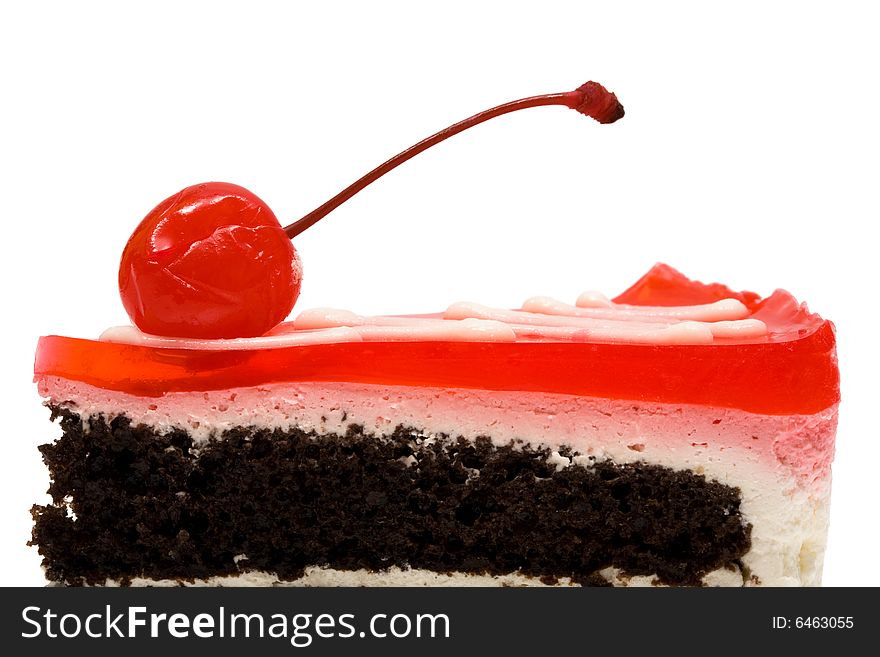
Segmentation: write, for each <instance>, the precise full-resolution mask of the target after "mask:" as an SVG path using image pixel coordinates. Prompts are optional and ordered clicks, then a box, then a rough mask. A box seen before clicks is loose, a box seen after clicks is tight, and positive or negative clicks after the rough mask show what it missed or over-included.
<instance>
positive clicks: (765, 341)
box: [33, 265, 839, 586]
mask: <svg viewBox="0 0 880 657" xmlns="http://www.w3.org/2000/svg"><path fill="white" fill-rule="evenodd" d="M35 379H36V382H37V384H38V386H39V390H40V393H41V394H42V395H43V396H44V397H45V398H46V400H47V401H46V403H47V405H48V406H49V407H50V408H51V410H52V415H53V417H54V418H58V419H60V423H61V428H62V430H63V435H62V436H61V437H60V438H59V439H58V440H56V441H55V442H53V443H51V444H48V445H44V446H43V447H42V448H41V450H42V453H43V457H44V460H45V462H46V465H47V466H48V468H49V471H50V474H51V479H52V483H51V487H50V489H49V492H50V493H51V496H52V502H51V504H48V505H46V506H36V507H34V509H33V515H34V519H35V527H34V531H33V544H34V545H36V546H38V548H39V551H40V553H41V554H42V556H43V565H44V568H45V572H46V576H47V578H48V579H49V580H51V581H53V582H58V583H64V584H73V585H79V584H123V585H135V584H155V585H158V584H187V585H189V584H209V585H214V584H222V585H238V584H246V585H252V584H266V585H270V584H271V585H274V584H285V585H286V584H290V585H336V584H343V585H443V584H464V585H467V584H480V585H482V584H498V585H520V584H563V585H567V584H574V585H608V584H612V585H624V586H626V585H645V584H647V585H687V586H691V585H733V586H742V585H745V586H752V585H766V586H778V585H817V584H819V583H820V578H821V572H822V561H823V553H824V548H825V539H826V532H827V525H828V502H829V494H830V482H831V468H830V466H831V460H832V456H833V450H834V434H835V425H836V417H837V404H838V400H839V385H838V370H837V361H836V355H835V336H834V329H833V326H832V324H831V323H830V322H828V321H825V320H823V319H821V318H820V317H819V316H818V315H815V314H810V313H809V312H808V310H807V309H806V307H805V306H803V305H799V304H798V303H797V302H796V301H795V300H794V298H793V297H792V296H791V295H789V294H788V293H786V292H783V291H777V292H774V293H773V294H772V295H771V296H769V297H767V298H765V299H761V298H759V297H758V296H757V295H755V294H752V293H735V292H733V291H731V290H730V289H728V288H726V287H724V286H721V285H703V284H700V283H695V282H692V281H689V280H688V279H686V278H685V277H683V276H682V275H680V274H678V273H677V272H675V271H674V270H672V269H670V268H668V267H666V266H662V265H658V266H657V267H655V268H654V269H653V270H652V271H651V272H649V273H648V274H647V275H646V276H645V277H643V278H642V279H641V280H640V281H639V282H638V283H636V285H634V286H633V287H632V288H630V289H629V290H627V291H626V292H625V293H624V294H622V295H621V296H619V297H617V298H616V299H614V300H613V301H609V300H608V299H606V298H605V297H603V296H601V295H599V294H594V293H585V294H584V295H582V296H581V297H580V298H579V299H578V300H577V303H575V304H566V303H563V302H560V301H556V300H553V299H550V298H533V299H529V300H528V301H526V302H525V303H524V304H523V307H522V309H520V310H503V309H496V308H490V307H486V306H480V305H476V304H470V303H458V304H455V305H453V306H451V307H450V308H449V309H448V310H447V312H446V313H443V314H438V315H433V316H401V317H361V316H358V315H355V314H353V313H351V312H347V311H333V310H326V309H324V310H316V311H307V312H304V313H301V314H300V315H299V316H298V318H297V319H296V321H295V322H293V323H292V324H282V325H281V326H279V327H277V328H275V329H274V330H273V331H271V332H270V333H268V334H267V335H265V336H263V337H257V338H244V339H228V340H208V339H197V338H192V339H176V338H160V337H154V336H148V335H146V334H143V333H140V332H139V331H137V330H136V329H133V328H121V329H113V330H110V331H108V332H106V333H105V335H104V336H102V339H101V340H98V341H92V340H79V339H74V338H68V337H58V336H49V337H44V338H42V339H41V340H40V343H39V347H38V350H37V356H36V365H35Z"/></svg>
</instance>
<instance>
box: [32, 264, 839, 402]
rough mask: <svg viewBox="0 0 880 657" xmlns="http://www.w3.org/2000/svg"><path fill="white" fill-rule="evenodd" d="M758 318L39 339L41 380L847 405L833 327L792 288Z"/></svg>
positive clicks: (757, 305) (752, 303) (677, 295)
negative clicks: (732, 326)
mask: <svg viewBox="0 0 880 657" xmlns="http://www.w3.org/2000/svg"><path fill="white" fill-rule="evenodd" d="M731 295H733V296H737V293H731V292H730V290H728V289H727V288H724V287H723V286H716V285H713V286H705V285H702V284H700V283H695V282H692V281H689V280H688V279H686V278H685V277H683V276H682V275H681V274H679V273H678V272H675V270H673V269H671V268H669V267H666V266H665V265H658V266H657V267H655V268H654V269H653V270H652V271H651V272H649V273H648V274H647V275H646V276H645V277H643V278H642V279H641V280H640V281H639V282H638V283H637V284H636V285H635V286H633V287H632V288H630V290H628V291H627V292H625V293H624V294H623V295H621V296H620V297H618V301H620V302H628V303H632V302H634V301H636V300H637V301H638V302H639V303H641V304H651V305H663V304H667V305H668V304H669V303H672V301H673V299H681V298H685V297H686V298H688V299H689V301H688V303H708V302H711V301H714V300H717V299H719V298H723V297H726V296H731ZM741 298H743V299H746V300H747V301H748V304H747V305H749V307H750V308H751V309H752V310H753V316H755V317H760V318H761V319H763V320H764V321H765V322H767V324H768V327H769V329H770V334H769V336H768V337H765V338H761V339H760V340H751V341H747V342H737V341H734V340H724V341H718V342H716V343H715V344H712V345H685V346H676V345H659V346H658V345H632V344H608V343H567V342H540V341H538V342H517V343H477V342H474V343H468V342H384V343H376V342H361V343H345V344H326V345H309V346H296V347H282V348H273V349H262V350H254V351H231V352H230V351H222V352H220V351H218V352H206V351H189V350H182V349H156V348H151V347H142V346H132V345H121V344H112V343H105V342H96V341H91V340H79V339H74V338H65V337H59V336H49V337H44V338H41V339H40V343H39V346H38V348H37V358H36V364H35V375H36V377H37V378H40V377H43V376H61V377H64V378H68V379H73V380H77V381H82V382H85V383H89V384H91V385H95V386H99V387H102V388H107V389H111V390H119V391H124V392H128V393H131V394H136V395H145V396H161V395H162V394H164V393H166V392H172V391H194V390H216V389H225V388H233V387H240V386H252V385H260V384H265V383H272V382H282V381H350V382H357V383H379V384H386V385H414V386H440V387H460V388H484V389H490V390H529V391H544V392H555V393H568V394H581V395H591V396H598V397H610V398H614V399H632V400H634V401H654V402H669V403H692V404H706V405H712V406H722V407H730V408H740V409H743V410H746V411H752V412H756V413H767V414H793V413H802V414H808V413H815V412H818V411H820V410H822V409H825V408H827V407H828V406H830V405H832V404H834V403H836V402H837V401H838V400H839V396H840V393H839V378H838V370H837V359H836V355H835V336H834V328H833V326H832V324H831V323H830V322H828V321H825V320H823V319H821V318H820V317H819V316H818V315H812V314H810V313H809V312H808V311H807V309H806V307H804V306H802V305H799V304H798V303H797V302H796V301H795V300H794V299H793V298H792V297H791V295H789V294H788V293H787V292H780V291H778V292H775V293H774V294H773V295H772V296H770V297H768V298H767V299H764V300H761V299H759V298H758V297H757V296H756V295H754V294H751V293H743V294H742V295H741Z"/></svg>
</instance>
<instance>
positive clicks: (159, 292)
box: [119, 182, 301, 338]
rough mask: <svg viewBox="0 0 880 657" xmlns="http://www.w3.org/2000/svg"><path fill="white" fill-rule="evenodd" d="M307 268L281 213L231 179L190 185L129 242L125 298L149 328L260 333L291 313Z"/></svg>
mask: <svg viewBox="0 0 880 657" xmlns="http://www.w3.org/2000/svg"><path fill="white" fill-rule="evenodd" d="M300 279H301V268H300V264H299V259H298V256H297V254H296V251H295V250H294V248H293V245H292V244H291V243H290V239H289V238H288V237H287V236H286V235H285V234H284V230H283V229H282V228H281V225H280V224H279V223H278V219H276V218H275V215H274V214H273V213H272V211H271V210H270V209H269V208H268V206H267V205H266V204H265V203H263V201H261V200H260V199H259V198H258V197H257V196H256V195H254V194H253V193H252V192H249V191H248V190H246V189H244V188H243V187H239V186H238V185H232V184H229V183H217V182H213V183H203V184H200V185H193V186H192V187H187V188H186V189H184V190H182V191H181V192H179V193H177V194H175V195H174V196H172V197H170V198H167V199H165V200H164V201H162V203H160V204H159V205H158V206H156V207H155V208H154V209H153V210H152V211H151V212H150V213H149V214H148V215H147V216H146V217H145V218H144V220H143V221H142V222H141V223H140V225H138V227H137V228H136V229H135V231H134V234H133V235H132V236H131V238H130V239H129V241H128V244H126V246H125V250H124V252H123V254H122V261H121V263H120V266H119V291H120V294H121V296H122V303H123V305H124V306H125V310H126V311H127V312H128V315H129V317H131V320H132V321H133V322H134V324H135V325H136V326H137V327H138V328H140V329H141V330H142V331H144V332H145V333H152V334H155V335H167V336H179V337H189V338H233V337H253V336H258V335H262V334H263V333H265V332H266V331H268V330H269V329H271V328H272V327H273V326H275V325H276V324H278V323H279V322H281V321H282V320H283V319H284V318H285V317H287V315H288V314H290V311H291V309H292V308H293V304H294V302H295V301H296V298H297V296H298V295H299V288H300Z"/></svg>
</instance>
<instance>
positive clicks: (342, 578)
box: [104, 566, 743, 587]
mask: <svg viewBox="0 0 880 657" xmlns="http://www.w3.org/2000/svg"><path fill="white" fill-rule="evenodd" d="M600 574H601V575H602V576H603V577H604V578H605V579H606V580H607V581H608V582H609V583H610V584H613V585H614V586H626V587H642V586H662V585H661V584H660V583H659V582H658V580H657V577H656V576H655V575H638V576H626V575H623V574H622V573H621V572H620V571H619V570H618V569H617V568H606V569H605V570H603V571H601V572H600ZM703 584H705V585H706V586H743V577H742V574H741V573H740V572H739V571H738V570H727V569H719V570H714V571H712V572H711V573H707V574H706V575H705V576H704V577H703ZM104 585H105V586H119V582H117V581H115V580H112V579H108V580H107V581H106V583H105V584H104ZM130 585H131V586H155V587H173V586H194V587H195V586H220V587H251V586H279V587H280V586H291V587H294V586H302V587H308V586H385V587H393V586H466V587H477V586H483V587H485V586H513V587H525V586H529V587H532V586H534V587H541V586H577V584H572V582H571V580H569V579H568V578H567V577H562V578H560V579H559V580H558V581H557V582H556V583H554V584H545V583H544V582H542V581H541V580H540V579H539V578H537V577H530V576H528V575H522V574H520V573H510V574H507V575H473V574H470V573H437V572H434V571H433V570H418V569H406V570H402V569H400V568H397V567H396V566H395V567H394V568H389V569H388V570H385V571H380V572H375V571H369V570H336V569H334V568H320V567H317V566H312V567H309V568H306V571H305V574H304V575H303V576H302V577H301V578H299V579H295V580H289V581H284V580H280V579H278V577H277V576H276V575H274V574H273V573H266V572H262V571H253V572H245V573H242V574H241V575H228V576H223V577H210V578H208V579H197V580H193V581H191V582H188V581H183V580H174V579H148V578H144V577H136V578H134V579H133V580H132V581H131V584H130Z"/></svg>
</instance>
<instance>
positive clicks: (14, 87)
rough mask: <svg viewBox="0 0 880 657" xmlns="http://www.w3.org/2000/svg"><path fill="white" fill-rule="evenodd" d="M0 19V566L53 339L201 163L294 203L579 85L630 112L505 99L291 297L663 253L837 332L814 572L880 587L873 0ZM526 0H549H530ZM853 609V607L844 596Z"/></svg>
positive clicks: (504, 275)
mask: <svg viewBox="0 0 880 657" xmlns="http://www.w3.org/2000/svg"><path fill="white" fill-rule="evenodd" d="M3 7H4V8H3V10H2V15H0V61H2V66H0V135H2V141H0V166H2V171H0V174H2V175H0V185H2V206H0V212H2V224H0V225H2V230H3V236H4V239H3V241H2V258H0V263H2V267H3V271H2V280H3V297H4V307H5V310H4V313H3V334H4V340H3V341H2V349H3V354H2V361H0V362H2V375H0V376H2V378H0V380H2V384H3V389H2V397H0V399H2V401H3V413H4V414H5V417H6V421H5V422H4V423H3V432H2V441H3V442H2V455H3V457H2V458H3V460H2V463H0V467H2V473H0V475H2V479H0V485H2V496H0V503H2V514H3V515H2V519H0V522H2V524H0V527H2V532H0V536H2V538H0V541H2V543H0V557H2V558H0V564H2V565H0V568H2V571H0V583H2V584H17V585H40V584H42V583H43V579H42V574H41V571H40V568H39V559H38V556H37V554H36V551H35V550H34V549H31V548H26V547H25V542H26V541H27V540H28V537H29V531H30V524H31V520H30V516H29V513H28V509H29V507H30V506H31V504H33V503H34V502H38V501H43V500H45V499H46V497H45V494H44V492H45V490H46V487H47V485H48V476H47V473H46V471H45V469H44V467H43V465H42V463H41V461H40V457H39V454H38V452H37V446H38V445H39V444H41V443H43V442H47V441H49V440H51V439H52V438H54V437H55V436H56V435H57V434H58V430H57V428H55V427H53V426H52V425H50V424H49V422H48V412H47V411H46V409H44V408H43V407H42V406H41V404H40V399H39V397H38V396H37V394H36V390H35V388H34V386H33V385H32V383H31V377H32V366H33V353H34V347H35V346H36V341H37V337H38V336H40V335H44V334H50V333H61V334H65V335H72V336H77V337H94V336H97V334H98V333H100V332H101V330H103V329H104V328H105V327H107V326H109V325H113V324H119V323H125V322H127V318H126V316H125V313H124V311H123V309H122V306H121V303H120V301H119V298H118V293H117V288H116V269H117V266H118V259H119V255H120V253H121V249H122V246H123V245H124V243H125V241H126V239H127V238H128V235H129V234H130V232H131V231H132V229H133V228H134V227H135V225H136V224H137V222H138V221H139V220H140V219H141V218H142V217H143V215H144V214H146V212H147V211H149V210H150V209H151V208H152V207H153V206H154V205H155V204H157V203H158V202H159V201H160V200H162V199H163V198H165V197H166V196H169V195H170V194H172V193H174V192H176V191H177V190H178V189H180V188H182V187H185V186H187V185H190V184H193V183H197V182H202V181H206V180H226V181H231V182H236V183H238V184H241V185H244V186H245V187H248V188H250V189H252V190H253V191H254V192H256V193H257V194H258V195H260V196H261V197H262V198H263V199H264V200H265V201H266V202H267V203H269V205H270V206H271V207H272V208H273V209H274V210H275V212H276V214H277V215H278V216H279V218H280V219H281V221H282V223H289V222H290V221H293V220H294V219H296V218H298V217H299V216H302V215H303V214H305V213H306V212H308V211H309V210H311V209H312V208H314V207H315V206H317V205H319V204H320V203H322V202H323V201H324V200H326V199H327V198H329V197H330V196H331V195H333V194H335V193H336V192H337V191H339V190H340V189H341V188H342V187H344V186H345V185H347V184H348V183H350V182H351V181H353V180H354V179H355V178H357V177H359V176H360V175H362V174H363V173H365V172H366V171H368V170H369V169H371V168H372V167H373V166H375V165H376V164H378V163H380V162H381V161H383V160H385V159H386V158H387V157H389V156H391V155H393V154H394V153H396V152H398V151H399V150H402V149H403V148H405V147H406V146H409V145H410V144H412V143H414V142H415V141H418V140H419V139H421V138H423V137H425V136H427V135H428V134H431V133H433V132H434V131H436V130H438V129H440V128H443V127H445V126H446V125H448V124H450V123H452V122H454V121H457V120H459V119H462V118H464V117H465V116H468V115H470V114H473V113H475V112H477V111H479V110H482V109H485V108H487V107H489V106H492V105H496V104H499V103H502V102H506V101H508V100H513V99H515V98H520V97H523V96H529V95H533V94H537V93H544V92H557V91H568V90H571V89H573V88H575V87H576V86H578V85H580V84H581V83H583V82H585V81H586V80H588V79H594V80H597V81H600V82H602V83H604V84H605V85H607V86H608V87H609V88H610V89H612V90H614V91H615V92H616V93H617V94H618V96H619V98H620V99H621V100H622V102H623V103H624V105H625V106H626V110H627V114H626V117H625V119H623V120H622V121H620V122H619V123H617V124H615V125H611V126H601V125H598V124H596V123H595V122H593V121H591V120H589V119H587V118H585V117H582V116H580V115H579V114H577V113H575V112H572V111H570V110H567V109H564V108H558V107H552V108H541V109H533V110H529V111H526V112H521V113H518V114H514V115H510V116H506V117H503V118H500V119H496V120H494V121H492V122H491V123H489V124H486V125H483V126H481V127H479V128H477V129H474V130H472V131H470V132H468V133H465V134H463V135H460V136H458V137H456V138H455V139H454V140H453V141H451V142H447V143H444V144H443V145H441V146H439V147H437V148H435V149H434V150H433V151H430V152H428V153H426V154H424V155H421V156H419V157H418V158H417V159H416V160H413V161H412V162H410V163H408V164H406V165H404V167H402V168H401V169H398V170H397V171H395V172H394V173H393V174H391V175H389V176H387V177H386V178H384V179H382V180H381V181H380V182H379V183H377V184H375V185H373V187H371V188H370V189H369V190H368V191H367V192H364V193H362V194H360V195H359V196H358V197H356V198H355V199H354V200H352V201H350V202H349V203H347V204H346V205H345V206H343V207H342V208H340V209H339V210H338V211H336V212H335V213H333V214H332V215H330V216H329V217H328V218H326V219H325V220H324V221H322V222H321V223H320V224H319V225H317V226H315V227H314V228H312V229H310V230H309V231H308V232H307V233H305V234H303V235H302V236H300V237H298V238H297V240H296V246H297V248H298V250H299V252H300V254H301V255H302V258H303V261H304V264H305V279H304V287H303V292H302V296H301V298H300V301H299V303H298V305H297V309H303V308H307V307H310V306H336V307H347V308H350V309H352V310H355V311H357V312H362V313H382V312H385V313H391V312H398V313H400V312H422V311H432V310H439V309H442V308H445V307H446V306H447V305H448V304H449V303H451V302H453V301H457V300H461V299H472V300H476V301H480V302H484V303H489V304H492V305H496V306H505V307H514V306H516V305H518V304H519V303H521V302H522V300H523V299H524V298H526V297H527V296H531V295H534V294H549V295H553V296H557V297H560V298H563V299H567V300H572V299H573V298H574V297H575V296H576V295H577V293H579V292H580V291H582V290H583V289H588V288H589V289H601V290H604V291H606V292H607V293H609V294H613V293H617V292H619V291H621V290H623V289H624V288H625V287H627V286H628V285H629V284H630V283H632V282H633V281H635V280H636V279H637V278H638V277H639V276H640V275H641V274H643V273H644V272H645V271H646V270H647V269H648V268H649V267H650V266H651V265H652V264H653V263H654V262H657V261H664V262H668V263H669V264H672V265H673V266H675V267H677V268H679V269H680V270H682V271H683V272H685V273H686V274H688V275H690V276H691V277H694V278H697V279H700V280H705V281H721V282H724V283H727V284H729V285H731V286H732V287H735V288H738V289H751V290H754V291H757V292H759V293H762V294H769V293H770V292H771V291H772V290H773V289H774V288H776V287H783V288H786V289H789V290H790V291H791V292H792V293H794V294H795V295H796V296H797V297H798V298H800V299H804V300H806V301H808V302H809V304H810V307H811V309H813V310H815V311H818V312H820V313H821V314H822V315H823V316H825V317H828V318H831V319H833V320H834V321H835V322H836V324H837V327H838V339H839V343H840V345H839V353H840V363H841V372H842V377H843V395H844V402H843V405H842V406H841V422H840V429H839V435H838V452H837V458H836V461H835V463H834V498H833V500H834V501H833V509H832V514H833V515H832V526H831V533H830V537H829V547H828V554H827V559H826V576H825V583H826V584H828V585H878V584H880V579H878V577H880V576H878V573H880V570H878V569H877V568H876V558H877V543H878V539H880V533H878V524H877V503H878V501H880V500H878V494H877V473H876V467H877V466H876V464H877V462H878V458H880V436H878V429H877V423H876V420H875V419H874V416H873V413H874V410H875V407H876V391H877V376H878V371H880V369H878V367H880V363H878V347H877V344H878V337H877V327H878V311H877V302H876V297H877V295H876V283H877V279H878V276H877V268H876V256H877V250H878V244H877V240H876V237H875V236H874V226H875V225H876V223H877V220H878V198H877V191H878V190H877V186H878V173H880V172H878V168H880V167H878V152H880V140H878V128H877V121H878V116H880V106H878V105H880V103H878V82H877V65H878V61H880V52H878V47H877V39H876V35H875V34H874V33H873V28H875V27H876V26H877V24H878V22H877V21H876V20H875V18H876V17H875V16H873V15H871V13H872V12H871V10H870V7H871V3H868V2H865V3H856V2H834V3H830V2H829V3H824V4H817V3H810V2H767V1H762V2H742V1H741V2H738V3H732V4H728V5H726V6H723V5H722V4H721V3H705V2H693V3H684V2H668V1H667V2H644V3H634V2H585V1H583V0H581V1H579V2H552V1H551V2H548V1H545V2H542V3H535V2H531V3H520V2H503V3H502V2H479V3H478V2H458V1H454V0H446V1H444V2H442V3H433V4H425V3H404V2H400V3H392V2H376V1H372V2H321V3H316V2H315V3H282V2H277V3H273V2H239V3H230V2H185V3H184V2H150V3H142V4H141V6H140V7H139V8H138V7H136V6H135V5H133V3H116V2H114V3H111V2H104V3H99V2H77V3H71V2H40V3H25V2H21V3H4V5H3ZM539 7H540V8H539ZM841 613H843V612H841Z"/></svg>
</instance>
